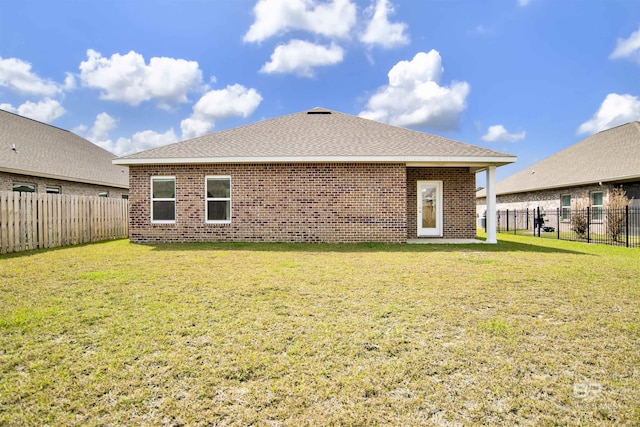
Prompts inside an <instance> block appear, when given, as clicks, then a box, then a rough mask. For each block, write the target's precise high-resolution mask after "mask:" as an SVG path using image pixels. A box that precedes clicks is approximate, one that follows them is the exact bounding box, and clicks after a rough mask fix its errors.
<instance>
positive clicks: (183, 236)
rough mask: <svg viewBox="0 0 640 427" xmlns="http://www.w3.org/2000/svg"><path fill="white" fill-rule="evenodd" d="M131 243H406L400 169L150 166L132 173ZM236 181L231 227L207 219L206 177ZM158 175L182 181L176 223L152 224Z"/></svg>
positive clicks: (363, 166)
mask: <svg viewBox="0 0 640 427" xmlns="http://www.w3.org/2000/svg"><path fill="white" fill-rule="evenodd" d="M129 171H130V175H129V182H130V188H131V192H130V199H129V200H130V237H131V241H133V242H137V243H154V242H184V241H277V242H363V241H377V242H405V241H406V237H407V228H406V202H405V199H404V198H405V196H406V187H405V167H404V165H401V164H400V165H399V164H249V165H235V164H227V165H224V164H223V165H148V166H147V165H145V166H132V167H130V169H129ZM207 175H228V176H231V197H232V199H231V206H232V208H231V210H232V221H231V224H207V223H205V219H204V200H203V197H204V179H205V176H207ZM152 176H175V177H176V197H177V204H176V206H177V207H176V211H177V215H176V223H175V224H151V222H150V212H149V197H150V193H149V192H150V189H149V187H150V181H151V177H152Z"/></svg>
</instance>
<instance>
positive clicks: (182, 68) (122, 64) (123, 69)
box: [79, 49, 203, 108]
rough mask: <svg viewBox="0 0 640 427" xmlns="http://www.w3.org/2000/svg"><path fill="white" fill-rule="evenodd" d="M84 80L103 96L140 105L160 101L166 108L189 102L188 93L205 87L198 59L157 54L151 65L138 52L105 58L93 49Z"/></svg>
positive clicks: (83, 67)
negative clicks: (99, 90)
mask: <svg viewBox="0 0 640 427" xmlns="http://www.w3.org/2000/svg"><path fill="white" fill-rule="evenodd" d="M79 68H80V80H81V81H82V84H83V85H85V86H88V87H93V88H97V89H101V90H102V93H101V95H100V97H101V98H102V99H107V100H111V101H121V102H126V103H127V104H130V105H139V104H140V103H141V102H144V101H149V100H152V99H153V100H157V101H158V105H159V106H160V107H162V108H169V107H170V106H171V105H175V104H179V103H184V102H187V101H188V99H187V94H188V93H189V92H191V91H194V90H199V89H201V88H202V87H203V83H202V71H201V70H200V68H199V66H198V63H197V62H196V61H187V60H184V59H174V58H166V57H153V58H151V59H150V60H149V64H146V63H145V60H144V57H143V56H142V55H141V54H139V53H136V52H134V51H130V52H129V53H127V54H125V55H120V54H118V53H115V54H113V55H111V57H110V58H106V57H103V56H102V55H101V54H100V53H99V52H96V51H94V50H92V49H89V50H88V51H87V60H86V61H83V62H81V63H80V67H79Z"/></svg>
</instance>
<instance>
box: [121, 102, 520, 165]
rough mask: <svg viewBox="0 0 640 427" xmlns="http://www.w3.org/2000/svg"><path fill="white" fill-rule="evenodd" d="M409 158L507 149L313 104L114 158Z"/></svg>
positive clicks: (491, 155) (497, 156)
mask: <svg viewBox="0 0 640 427" xmlns="http://www.w3.org/2000/svg"><path fill="white" fill-rule="evenodd" d="M391 157H393V158H395V159H397V160H399V158H400V157H404V158H415V161H419V160H422V161H425V160H432V161H445V160H444V159H449V160H451V159H454V158H458V159H461V161H462V159H467V160H468V159H471V161H474V160H476V159H477V160H478V161H480V160H481V159H482V160H483V161H489V162H491V161H495V163H499V164H505V163H511V162H513V161H515V159H516V158H515V157H514V156H511V155H509V154H504V153H499V152H496V151H492V150H489V149H486V148H481V147H476V146H473V145H469V144H465V143H462V142H458V141H453V140H450V139H446V138H442V137H439V136H435V135H429V134H426V133H422V132H418V131H414V130H409V129H404V128H400V127H396V126H391V125H388V124H383V123H379V122H376V121H373V120H368V119H363V118H361V117H356V116H352V115H349V114H344V113H340V112H337V111H331V110H326V109H322V108H315V109H313V110H310V111H303V112H300V113H295V114H290V115H286V116H281V117H277V118H274V119H269V120H264V121H261V122H257V123H253V124H249V125H246V126H241V127H237V128H234V129H228V130H224V131H221V132H215V133H212V134H209V135H205V136H201V137H199V138H195V139H191V140H187V141H183V142H178V143H175V144H170V145H166V146H163V147H159V148H155V149H151V150H148V151H143V152H139V153H135V154H131V155H128V156H124V157H121V158H119V159H118V160H117V161H116V163H118V164H136V163H153V162H158V163H197V162H200V163H208V162H223V161H233V162H243V161H279V160H283V159H286V160H287V161H321V160H322V159H325V160H328V161H331V159H336V161H337V160H348V159H358V160H359V161H365V160H366V158H371V159H374V160H377V161H384V160H385V159H388V158H391ZM487 159H488V160H487Z"/></svg>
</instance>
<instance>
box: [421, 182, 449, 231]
mask: <svg viewBox="0 0 640 427" xmlns="http://www.w3.org/2000/svg"><path fill="white" fill-rule="evenodd" d="M421 185H431V186H435V187H436V226H435V228H423V227H422V192H421V191H420V186H421ZM416 199H417V211H416V213H417V215H416V224H417V226H418V231H417V236H418V237H442V201H443V197H442V181H418V182H417V186H416Z"/></svg>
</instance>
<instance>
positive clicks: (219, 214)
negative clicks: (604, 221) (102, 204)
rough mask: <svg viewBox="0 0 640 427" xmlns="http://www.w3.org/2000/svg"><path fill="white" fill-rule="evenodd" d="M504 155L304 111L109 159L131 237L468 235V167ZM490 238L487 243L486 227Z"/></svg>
mask: <svg viewBox="0 0 640 427" xmlns="http://www.w3.org/2000/svg"><path fill="white" fill-rule="evenodd" d="M514 161H515V157H513V156H511V155H507V154H503V153H498V152H495V151H491V150H488V149H485V148H480V147H475V146H472V145H468V144H464V143H461V142H457V141H452V140H448V139H445V138H441V137H438V136H434V135H429V134H425V133H422V132H417V131H413V130H408V129H403V128H400V127H396V126H390V125H387V124H382V123H378V122H375V121H372V120H367V119H363V118H359V117H355V116H351V115H348V114H344V113H339V112H336V111H331V110H326V109H321V108H315V109H313V110H310V111H303V112H300V113H295V114H291V115H286V116H282V117H278V118H274V119H270V120H265V121H261V122H258V123H254V124H250V125H246V126H241V127H238V128H234V129H229V130H225V131H221V132H216V133H212V134H209V135H205V136H202V137H199V138H195V139H191V140H187V141H183V142H179V143H175V144H170V145H166V146H163V147H159V148H155V149H152V150H148V151H143V152H140V153H135V154H132V155H129V156H124V157H120V158H118V159H116V160H114V163H115V164H118V165H126V166H128V167H129V182H130V228H129V230H130V238H131V241H132V242H137V243H154V242H185V241H272V242H371V241H375V242H394V243H397V242H407V241H413V240H419V239H440V240H439V241H442V239H474V238H475V235H476V225H475V174H476V172H478V171H482V170H486V171H487V178H488V179H487V181H488V182H491V181H492V182H495V168H496V167H497V166H500V165H504V164H507V163H511V162H514ZM488 237H489V238H488V241H489V242H495V231H494V234H493V236H491V235H489V236H488Z"/></svg>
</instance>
